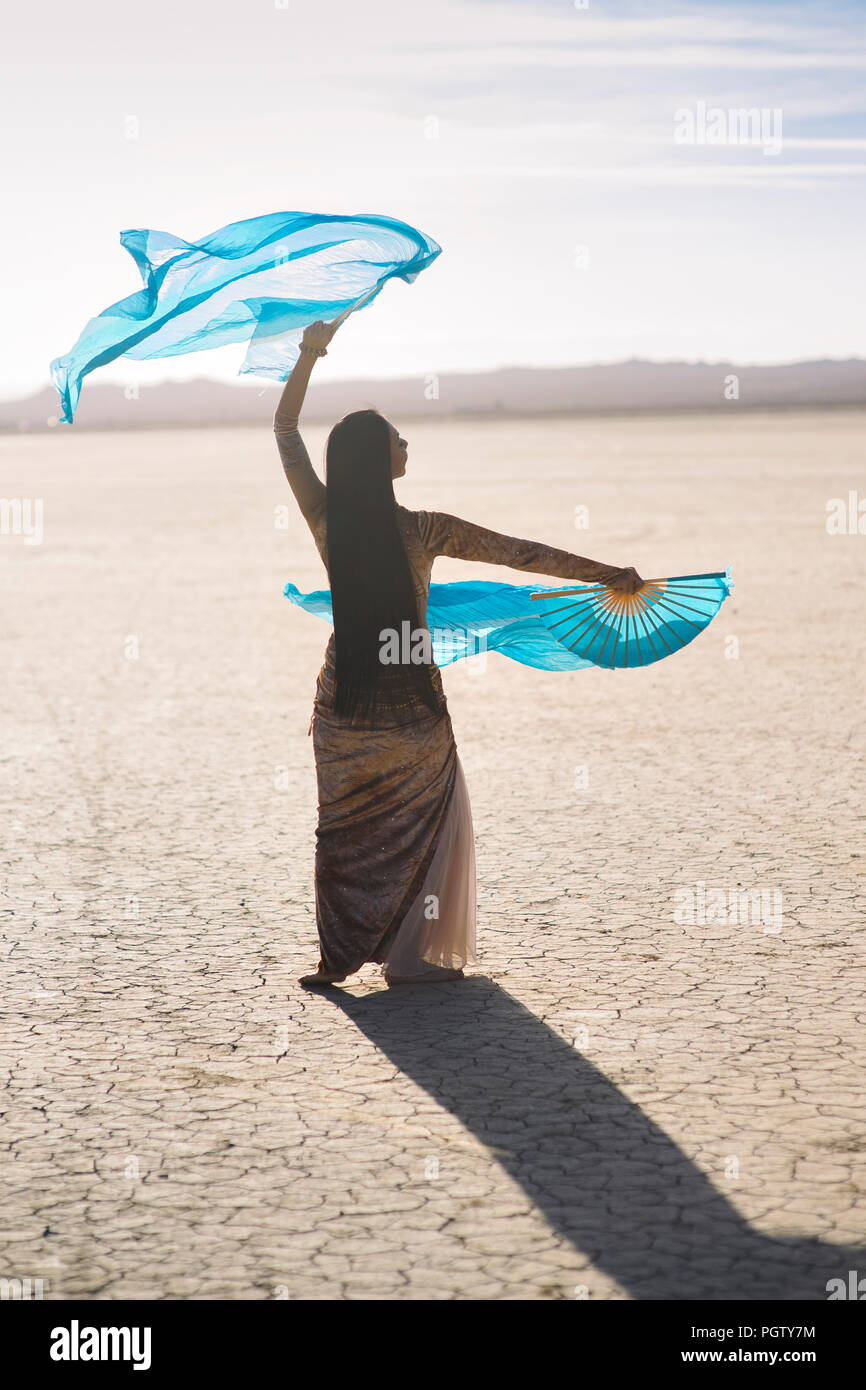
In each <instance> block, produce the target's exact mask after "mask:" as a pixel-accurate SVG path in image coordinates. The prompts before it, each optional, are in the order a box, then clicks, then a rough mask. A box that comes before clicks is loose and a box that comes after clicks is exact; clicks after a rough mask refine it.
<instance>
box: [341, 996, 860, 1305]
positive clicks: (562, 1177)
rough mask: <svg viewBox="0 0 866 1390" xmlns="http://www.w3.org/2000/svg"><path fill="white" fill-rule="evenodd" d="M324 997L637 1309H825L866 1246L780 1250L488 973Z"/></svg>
mask: <svg viewBox="0 0 866 1390" xmlns="http://www.w3.org/2000/svg"><path fill="white" fill-rule="evenodd" d="M328 997H329V998H330V999H331V1000H332V1001H333V1002H334V1003H337V1004H338V1005H339V1007H340V1008H341V1009H342V1010H343V1011H344V1013H345V1014H346V1015H347V1017H348V1018H350V1019H351V1020H352V1022H353V1023H354V1024H355V1025H356V1026H357V1027H358V1028H359V1029H360V1030H361V1032H363V1033H364V1034H365V1035H366V1036H367V1037H368V1038H369V1039H370V1040H371V1042H373V1043H374V1044H375V1045H376V1046H377V1047H378V1048H380V1049H381V1050H382V1052H384V1053H385V1055H386V1056H387V1057H389V1058H390V1059H391V1061H392V1062H393V1063H394V1065H395V1066H397V1067H399V1068H400V1070H401V1071H402V1072H404V1073H405V1074H406V1075H407V1076H409V1077H411V1078H412V1080H413V1081H415V1082H416V1083H417V1084H418V1085H419V1086H422V1087H423V1088H424V1090H425V1091H428V1092H429V1093H430V1095H431V1096H432V1097H433V1098H434V1099H435V1100H436V1101H437V1102H438V1103H439V1104H440V1105H441V1106H443V1107H444V1108H445V1109H446V1110H448V1111H450V1112H451V1114H452V1115H454V1116H455V1117H456V1118H457V1119H458V1120H459V1121H460V1123H461V1124H462V1125H463V1126H464V1127H465V1128H466V1129H467V1130H469V1131H470V1132H471V1133H472V1134H474V1135H476V1136H477V1137H478V1139H479V1140H481V1141H482V1142H483V1143H484V1144H485V1145H488V1146H489V1147H491V1148H492V1149H493V1150H495V1151H496V1152H495V1154H494V1156H495V1158H496V1160H497V1161H498V1162H499V1163H501V1164H502V1167H503V1168H504V1169H505V1171H506V1172H507V1173H508V1174H509V1175H510V1176H511V1177H512V1178H513V1179H514V1180H515V1181H516V1182H518V1183H519V1184H520V1185H521V1187H522V1188H523V1189H524V1191H525V1192H526V1194H527V1196H528V1197H529V1198H530V1199H531V1200H532V1202H533V1203H534V1205H535V1206H536V1207H537V1208H538V1210H539V1211H540V1212H541V1213H542V1214H543V1215H544V1217H545V1218H546V1220H547V1221H548V1222H549V1224H550V1225H551V1226H552V1227H553V1228H554V1229H555V1230H556V1231H558V1232H560V1233H561V1235H562V1236H564V1237H565V1238H566V1239H567V1240H569V1241H571V1242H572V1244H573V1245H574V1246H575V1247H576V1248H577V1249H579V1250H580V1251H582V1252H583V1253H584V1254H586V1255H587V1256H588V1257H589V1258H591V1259H592V1262H593V1264H594V1265H595V1266H596V1267H597V1268H598V1269H600V1270H604V1271H605V1273H607V1274H608V1275H610V1276H611V1277H612V1278H613V1279H615V1280H616V1282H617V1283H618V1284H619V1285H620V1286H621V1287H622V1288H623V1289H624V1290H625V1291H626V1292H627V1293H629V1294H630V1295H631V1296H632V1297H633V1298H636V1299H754V1300H763V1299H797V1300H800V1299H813V1300H825V1299H826V1298H827V1291H826V1285H827V1281H828V1280H829V1279H833V1278H840V1277H841V1278H843V1279H845V1280H846V1281H847V1274H848V1271H849V1270H851V1269H856V1270H859V1271H861V1272H862V1273H866V1249H858V1248H854V1247H848V1246H844V1245H834V1244H831V1243H827V1242H824V1241H821V1240H818V1239H811V1238H792V1239H789V1238H786V1237H781V1238H778V1239H774V1238H772V1237H769V1236H765V1235H761V1234H760V1233H759V1232H757V1231H755V1230H753V1229H752V1227H751V1226H750V1225H749V1224H748V1222H747V1221H745V1220H744V1219H743V1218H742V1217H741V1216H740V1215H739V1213H738V1212H737V1211H736V1210H735V1208H734V1207H733V1206H732V1205H731V1204H730V1202H728V1201H727V1200H726V1199H725V1197H723V1196H722V1195H721V1193H719V1192H717V1191H716V1189H715V1188H714V1187H713V1185H712V1183H711V1182H710V1181H709V1179H708V1178H707V1177H706V1176H705V1175H704V1174H703V1173H702V1172H701V1171H700V1169H699V1168H696V1167H695V1165H694V1163H692V1161H691V1160H690V1159H689V1158H688V1157H687V1156H686V1154H684V1153H683V1151H682V1150H681V1149H680V1148H678V1146H677V1145H676V1144H675V1143H674V1142H673V1140H671V1139H670V1138H669V1137H668V1135H667V1134H665V1132H664V1130H662V1129H660V1128H659V1126H658V1125H657V1124H654V1123H653V1121H652V1120H651V1119H649V1118H648V1117H647V1116H646V1115H645V1114H644V1113H643V1111H642V1110H641V1109H640V1107H639V1106H637V1105H635V1104H634V1103H633V1102H632V1101H631V1100H629V1099H628V1098H627V1097H626V1096H625V1095H623V1093H622V1092H621V1091H619V1090H618V1089H617V1087H616V1086H615V1085H613V1083H612V1082H611V1081H609V1080H608V1078H607V1077H606V1076H605V1075H604V1073H603V1072H601V1071H599V1070H598V1068H597V1067H595V1066H593V1064H592V1063H591V1062H589V1061H587V1059H586V1058H585V1057H583V1056H581V1054H580V1052H578V1051H576V1050H575V1049H574V1048H573V1047H570V1046H569V1044H568V1043H566V1042H565V1041H564V1040H563V1039H562V1038H560V1037H559V1036H558V1035H557V1034H556V1033H554V1032H552V1031H551V1029H550V1028H548V1027H547V1025H546V1024H544V1023H542V1022H540V1020H539V1019H537V1018H536V1017H535V1016H534V1015H533V1014H532V1013H530V1011H529V1010H528V1009H526V1008H525V1007H524V1006H523V1005H522V1004H521V1003H520V1002H519V1001H518V1000H517V999H514V998H513V997H512V996H511V995H510V994H508V993H506V992H505V991H504V990H502V989H500V988H499V986H497V985H496V984H494V983H493V982H492V981H491V980H487V979H485V978H483V977H481V976H474V977H471V978H467V979H466V980H463V981H461V982H459V983H457V984H440V985H435V986H429V985H428V986H423V985H403V986H400V987H399V988H394V989H390V990H389V989H383V990H382V991H380V992H377V993H372V994H366V995H363V996H355V995H352V994H350V993H348V992H346V991H344V990H329V991H328Z"/></svg>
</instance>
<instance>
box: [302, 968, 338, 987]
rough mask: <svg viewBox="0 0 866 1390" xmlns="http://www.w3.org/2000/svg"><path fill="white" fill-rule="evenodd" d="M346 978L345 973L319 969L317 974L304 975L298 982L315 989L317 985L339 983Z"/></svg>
mask: <svg viewBox="0 0 866 1390" xmlns="http://www.w3.org/2000/svg"><path fill="white" fill-rule="evenodd" d="M345 978H346V977H345V975H337V974H335V973H334V972H333V971H325V970H317V971H316V973H315V975H302V976H301V978H300V980H299V982H298V983H299V984H302V985H304V986H305V987H306V988H308V989H310V988H312V989H315V987H316V986H317V985H338V984H340V983H341V981H343V980H345Z"/></svg>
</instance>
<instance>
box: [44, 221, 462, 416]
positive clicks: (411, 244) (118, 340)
mask: <svg viewBox="0 0 866 1390" xmlns="http://www.w3.org/2000/svg"><path fill="white" fill-rule="evenodd" d="M120 242H121V245H122V246H124V247H125V248H126V250H127V251H128V252H129V253H130V255H131V256H132V258H133V260H134V261H135V263H136V265H137V266H138V268H139V271H140V272H141V276H142V279H143V281H144V288H143V289H140V290H137V291H136V292H135V293H134V294H131V295H129V296H127V298H126V299H121V300H119V301H118V302H117V303H116V304H112V305H111V306H110V307H109V308H108V309H104V310H103V311H102V313H101V314H99V315H97V317H96V318H94V319H91V320H90V322H89V323H88V324H87V327H86V328H85V329H84V331H83V332H82V334H81V336H80V337H79V339H78V342H77V343H76V344H75V346H74V347H73V348H72V350H71V352H68V353H67V354H66V355H65V356H63V357H58V358H56V359H55V360H54V361H53V362H52V364H51V378H52V380H53V382H54V385H55V386H56V387H57V390H58V391H59V392H60V397H61V401H62V405H63V416H62V419H63V421H64V422H65V423H67V424H71V423H72V419H73V416H74V414H75V407H76V405H77V404H78V397H79V393H80V391H81V382H82V379H83V378H84V377H85V376H86V375H87V373H88V372H92V371H93V370H94V368H96V367H101V366H104V365H105V363H106V362H113V361H114V360H115V358H117V357H128V358H134V359H136V360H138V359H143V358H155V357H174V356H177V355H178V354H181V353H185V352H200V351H202V350H203V349H205V348H216V347H222V346H223V345H224V344H226V343H239V342H245V341H247V340H249V348H248V350H247V355H246V357H245V359H244V362H243V365H242V367H241V369H240V370H241V372H242V373H243V372H251V373H253V374H254V375H256V376H264V377H271V378H272V379H273V380H275V381H284V380H285V379H286V377H287V376H288V374H289V372H290V371H291V369H292V367H293V366H294V363H295V361H296V360H297V356H298V346H299V343H300V338H301V334H302V332H303V329H304V328H305V327H306V325H307V324H309V323H313V322H314V321H315V320H316V319H324V320H325V321H326V322H330V321H331V320H333V319H335V318H337V317H339V316H340V315H341V314H342V315H344V316H345V314H346V313H348V312H351V311H352V310H353V309H355V308H360V307H362V305H361V303H360V301H363V302H364V307H365V306H366V305H367V304H369V303H372V301H373V300H374V299H375V298H376V296H377V295H378V294H379V291H380V290H381V288H382V286H383V285H384V284H385V281H386V280H390V279H391V278H392V277H394V276H399V278H400V279H401V280H406V281H408V282H411V281H412V280H414V279H415V278H416V276H417V275H418V274H419V273H420V271H422V270H424V269H425V268H426V267H427V266H428V265H429V264H430V263H431V261H433V260H435V259H436V257H437V256H438V255H439V253H440V251H441V247H440V246H438V245H437V244H436V242H435V241H433V240H432V239H431V238H430V237H428V236H425V235H424V233H423V232H419V231H416V230H415V228H414V227H410V226H409V225H408V224H407V223H405V222H398V221H397V220H396V219H395V218H393V217H380V216H376V215H372V214H371V215H366V214H361V215H352V216H335V215H332V214H328V213H311V212H273V213H268V214H266V215H265V216H263V217H250V218H248V219H247V220H246V221H244V222H232V223H230V224H229V225H228V226H227V227H221V228H220V229H219V230H218V231H216V232H211V233H210V234H209V235H208V236H206V237H203V238H202V239H201V240H200V241H196V242H191V241H183V240H181V238H180V237H176V236H172V235H171V233H169V232H155V231H145V230H137V231H127V232H121V234H120Z"/></svg>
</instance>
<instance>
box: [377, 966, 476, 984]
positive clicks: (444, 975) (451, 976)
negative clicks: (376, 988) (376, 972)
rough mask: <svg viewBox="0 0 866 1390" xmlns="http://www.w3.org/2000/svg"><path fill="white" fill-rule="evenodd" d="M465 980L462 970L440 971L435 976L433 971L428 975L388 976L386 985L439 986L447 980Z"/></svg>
mask: <svg viewBox="0 0 866 1390" xmlns="http://www.w3.org/2000/svg"><path fill="white" fill-rule="evenodd" d="M463 978H464V976H463V971H462V970H445V969H444V968H442V969H438V970H437V971H436V972H435V974H434V973H433V972H432V971H431V972H430V973H429V974H427V975H386V976H385V983H386V984H389V985H438V984H441V983H444V981H445V980H462V979H463Z"/></svg>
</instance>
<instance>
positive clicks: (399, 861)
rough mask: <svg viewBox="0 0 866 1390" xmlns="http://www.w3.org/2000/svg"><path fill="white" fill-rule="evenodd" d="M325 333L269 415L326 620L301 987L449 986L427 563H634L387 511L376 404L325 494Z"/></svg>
mask: <svg viewBox="0 0 866 1390" xmlns="http://www.w3.org/2000/svg"><path fill="white" fill-rule="evenodd" d="M336 327H337V325H336V324H326V323H322V322H318V323H314V324H311V325H310V327H308V328H307V329H305V331H304V336H303V342H302V344H301V353H300V356H299V358H298V361H297V363H296V364H295V367H294V370H293V371H292V374H291V376H290V377H289V379H288V381H287V382H286V385H285V389H284V391H283V394H282V398H281V400H280V403H279V406H278V407H277V412H276V415H275V417H274V432H275V435H276V439H277V446H278V448H279V451H280V457H281V459H282V463H283V468H284V470H285V474H286V477H287V478H288V481H289V483H290V485H291V488H292V491H293V492H294V494H295V498H296V500H297V502H298V506H299V507H300V509H301V512H302V513H303V515H304V518H305V520H306V522H307V524H308V526H309V527H310V530H311V531H312V533H313V539H314V540H315V543H316V546H317V548H318V551H319V554H320V555H321V557H322V560H323V562H324V564H325V567H326V569H327V571H328V576H329V580H330V585H331V598H332V604H333V613H334V631H333V634H332V636H331V639H330V641H329V643H328V648H327V651H326V653H325V663H324V665H323V667H322V669H321V671H320V673H319V679H318V684H317V687H316V698H315V703H314V709H313V719H312V721H311V723H312V731H313V748H314V753H315V759H316V777H317V782H318V793H319V821H318V828H317V830H316V923H317V927H318V933H319V945H320V960H319V964H318V968H317V969H316V971H315V972H314V973H313V974H311V975H304V976H303V977H302V978H301V984H302V985H304V986H307V987H312V988H316V987H319V986H326V985H332V984H336V983H338V982H339V981H341V980H345V979H346V977H347V976H348V975H351V974H353V973H354V972H355V971H356V970H358V969H359V968H360V966H361V965H363V964H364V962H365V961H376V962H378V963H379V964H381V965H382V966H383V967H384V975H385V979H386V980H387V982H388V983H389V984H392V985H393V984H397V983H404V982H409V981H423V982H433V981H439V980H453V979H459V978H461V977H462V974H463V966H464V965H465V964H466V963H467V961H472V960H474V959H475V851H474V840H473V834H472V817H471V813H470V809H469V799H468V796H467V793H466V785H465V782H464V780H463V772H462V769H461V767H460V761H459V759H458V757H457V749H456V746H455V743H454V735H453V733H452V730H451V720H450V717H449V714H448V708H447V705H446V703H445V695H444V692H443V689H442V680H441V677H440V674H439V670H438V668H437V667H436V666H435V664H433V662H432V659H431V658H430V655H429V635H428V634H427V629H426V607H427V591H428V588H429V584H430V570H431V567H432V564H433V560H434V558H435V557H436V556H437V555H450V556H454V557H456V558H457V559H460V560H480V561H483V562H484V563H486V564H495V565H508V566H510V567H511V568H512V569H519V570H529V571H530V572H531V573H533V574H544V575H553V576H556V577H557V578H560V579H578V580H580V579H583V580H592V581H597V582H603V583H606V584H609V585H610V586H611V588H615V589H619V590H621V591H623V592H626V593H633V592H634V591H635V590H636V589H637V588H639V587H640V585H641V583H642V580H641V578H640V576H639V575H638V574H637V572H636V571H635V570H633V569H617V568H616V567H613V566H610V565H602V564H597V563H596V562H595V561H594V560H584V559H581V557H580V556H578V555H570V554H568V552H567V551H564V550H554V549H552V548H551V547H550V546H547V545H539V544H536V543H535V542H532V541H522V540H515V539H514V538H513V537H511V536H503V535H500V534H499V533H498V532H496V531H488V530H485V528H484V527H483V526H475V525H474V524H473V523H472V522H469V521H461V520H459V519H458V518H457V517H453V516H447V515H446V514H445V513H443V512H410V511H407V510H406V508H405V507H400V506H398V505H397V503H396V501H395V499H394V489H393V479H394V478H400V477H402V476H403V474H404V473H405V471H406V457H407V453H406V441H405V439H402V438H401V437H400V435H399V433H398V432H397V430H396V429H395V428H394V426H393V425H392V424H390V423H389V422H388V421H387V420H385V419H384V418H383V416H381V415H380V414H379V413H378V412H377V411H375V410H359V411H354V412H353V413H352V414H350V415H347V416H346V417H345V418H344V419H342V420H341V421H340V422H339V423H338V424H337V425H335V426H334V428H333V430H332V431H331V433H330V435H329V437H328V445H327V451H326V471H327V487H326V486H325V484H324V483H322V481H321V479H320V478H319V477H318V476H317V474H316V473H315V472H314V470H313V467H312V465H311V463H310V459H309V456H308V454H307V451H306V448H305V447H304V444H303V441H302V439H301V436H300V435H299V433H298V418H299V415H300V411H301V406H302V404H303V401H304V395H305V393H306V389H307V385H308V382H309V379H310V373H311V372H312V369H313V364H314V363H315V361H316V358H317V357H320V356H324V355H325V353H326V351H327V344H328V343H329V342H330V341H331V338H332V337H333V334H334V332H335V330H336ZM407 623H408V629H407V628H405V627H404V625H405V624H407ZM405 633H408V634H409V635H410V637H411V642H410V643H405V642H404V643H403V647H402V652H403V656H402V660H401V661H399V662H397V663H394V662H393V651H394V645H395V644H393V643H392V642H391V641H390V637H391V636H393V634H398V635H401V636H402V635H404V634H405ZM418 639H420V640H418ZM386 650H387V651H388V652H389V653H390V656H389V657H386V655H385V653H386Z"/></svg>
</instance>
